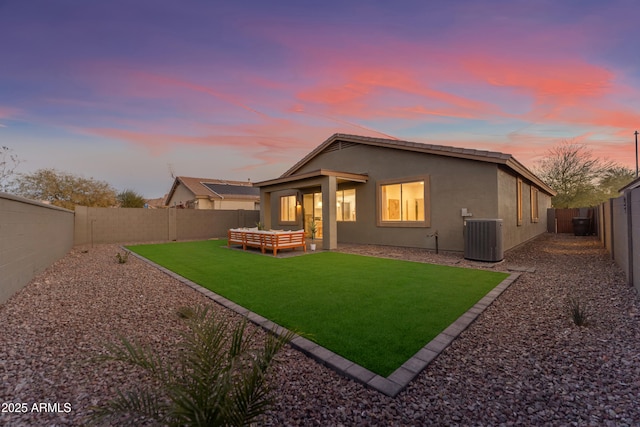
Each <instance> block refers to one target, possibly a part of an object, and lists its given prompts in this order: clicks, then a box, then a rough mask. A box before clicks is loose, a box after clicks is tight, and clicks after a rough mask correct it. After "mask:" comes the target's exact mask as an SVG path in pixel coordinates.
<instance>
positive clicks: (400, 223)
mask: <svg viewBox="0 0 640 427" xmlns="http://www.w3.org/2000/svg"><path fill="white" fill-rule="evenodd" d="M415 182H423V183H424V188H423V192H424V193H423V199H422V200H423V204H424V206H423V210H424V219H423V220H421V221H406V220H402V219H400V220H393V221H388V220H387V221H384V220H383V219H382V212H383V209H382V206H383V200H382V189H383V187H385V186H389V185H397V184H411V183H415ZM430 188H431V185H430V176H429V175H417V176H410V177H404V178H395V179H386V180H380V181H378V182H376V199H377V201H376V225H377V226H378V227H396V228H397V227H406V228H428V227H431V190H430ZM401 204H402V202H401ZM401 217H402V216H401Z"/></svg>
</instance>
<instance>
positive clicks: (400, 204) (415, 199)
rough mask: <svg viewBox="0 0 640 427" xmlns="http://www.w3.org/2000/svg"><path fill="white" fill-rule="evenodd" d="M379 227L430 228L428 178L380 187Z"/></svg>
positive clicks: (380, 185)
mask: <svg viewBox="0 0 640 427" xmlns="http://www.w3.org/2000/svg"><path fill="white" fill-rule="evenodd" d="M378 189H379V190H378V197H379V203H378V209H379V212H378V225H383V226H384V225H394V226H427V227H428V226H429V200H428V199H429V180H428V177H423V178H420V179H418V178H416V179H411V180H406V181H390V182H383V183H380V184H379V185H378Z"/></svg>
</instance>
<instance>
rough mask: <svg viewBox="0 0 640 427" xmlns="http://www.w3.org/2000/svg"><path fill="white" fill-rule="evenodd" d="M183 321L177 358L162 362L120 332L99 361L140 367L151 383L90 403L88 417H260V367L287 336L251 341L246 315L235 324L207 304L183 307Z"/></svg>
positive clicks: (177, 421)
mask: <svg viewBox="0 0 640 427" xmlns="http://www.w3.org/2000/svg"><path fill="white" fill-rule="evenodd" d="M180 314H181V317H183V318H184V319H185V321H186V322H187V323H188V329H187V331H186V332H185V333H184V334H183V337H182V338H183V340H182V342H181V343H180V344H179V347H180V356H179V358H178V361H177V362H176V361H174V362H172V363H169V362H167V361H165V360H164V359H163V358H161V357H160V356H159V355H157V354H154V353H153V351H151V350H150V349H149V348H145V347H142V346H140V345H137V344H134V343H131V342H129V341H128V340H126V339H124V338H121V342H120V343H119V344H110V345H109V346H108V347H107V352H106V354H105V355H103V356H100V359H102V360H112V361H119V362H123V363H126V364H129V365H132V366H137V367H139V368H142V369H143V370H144V371H146V373H147V374H148V375H149V377H150V378H151V379H153V380H155V383H156V384H158V385H159V386H158V387H153V388H152V389H151V388H146V389H145V388H140V389H136V390H131V391H127V392H122V391H119V392H118V396H117V397H116V398H114V399H113V400H111V401H109V402H107V404H106V405H105V406H102V407H99V408H93V409H94V410H93V413H92V416H91V421H92V422H94V423H96V424H98V423H103V422H106V423H111V422H115V421H117V423H118V424H119V425H122V423H123V420H124V419H128V420H130V423H131V424H137V423H139V422H140V420H141V419H146V420H155V421H158V422H159V423H161V424H162V425H170V426H173V425H175V426H185V425H187V426H241V425H248V424H250V423H251V422H252V421H254V420H255V419H256V418H257V417H259V416H260V415H262V414H263V413H264V412H265V410H266V409H267V408H268V407H269V405H270V404H271V403H272V396H271V393H270V390H269V387H268V383H267V379H266V373H267V371H268V368H269V367H270V366H271V365H272V363H273V362H274V358H275V356H276V354H277V353H278V351H280V349H281V348H282V347H283V346H284V345H285V344H286V343H287V342H289V341H290V340H291V339H292V338H293V336H294V334H293V333H291V332H288V333H286V334H281V335H277V334H275V331H272V332H270V333H267V334H266V337H265V338H264V341H263V342H262V343H261V345H259V346H256V345H255V341H256V335H255V332H253V333H249V334H248V333H247V332H246V320H245V321H243V322H242V323H240V324H239V325H237V326H232V325H231V324H230V323H229V322H221V321H217V320H216V319H215V318H214V315H213V312H211V311H210V310H209V309H208V308H198V309H195V310H193V309H185V310H182V311H180Z"/></svg>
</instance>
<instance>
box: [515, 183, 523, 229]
mask: <svg viewBox="0 0 640 427" xmlns="http://www.w3.org/2000/svg"><path fill="white" fill-rule="evenodd" d="M523 185H524V183H523V182H522V178H517V180H516V204H517V212H516V215H517V225H522V219H523V206H522V202H523V200H522V187H523Z"/></svg>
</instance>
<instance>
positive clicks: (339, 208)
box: [336, 189, 356, 221]
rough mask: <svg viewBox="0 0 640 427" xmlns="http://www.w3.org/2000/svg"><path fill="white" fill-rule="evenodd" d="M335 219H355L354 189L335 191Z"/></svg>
mask: <svg viewBox="0 0 640 427" xmlns="http://www.w3.org/2000/svg"><path fill="white" fill-rule="evenodd" d="M336 219H337V220H338V221H355V220H356V190H355V189H351V190H338V191H337V192H336Z"/></svg>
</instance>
